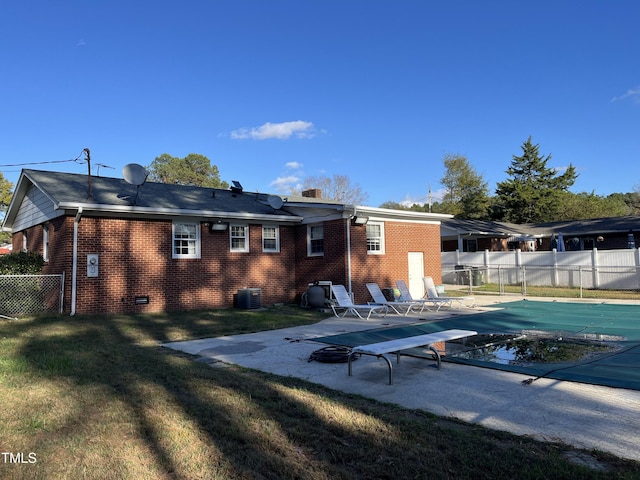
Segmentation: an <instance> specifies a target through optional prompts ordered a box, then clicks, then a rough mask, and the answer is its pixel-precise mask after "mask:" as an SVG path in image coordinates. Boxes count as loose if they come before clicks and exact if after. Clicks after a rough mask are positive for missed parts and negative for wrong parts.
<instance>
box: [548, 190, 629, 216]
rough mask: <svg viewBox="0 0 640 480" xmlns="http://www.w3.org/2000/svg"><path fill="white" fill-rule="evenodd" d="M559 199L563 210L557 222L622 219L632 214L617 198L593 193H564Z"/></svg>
mask: <svg viewBox="0 0 640 480" xmlns="http://www.w3.org/2000/svg"><path fill="white" fill-rule="evenodd" d="M559 198H560V201H561V203H562V209H560V211H559V212H558V215H557V216H556V218H555V219H554V220H555V221H560V220H584V219H588V218H604V217H621V216H624V215H629V214H630V208H629V207H628V206H627V204H626V203H625V202H624V201H623V200H622V199H621V198H619V197H615V196H608V197H601V196H598V195H596V194H595V193H593V192H592V193H586V192H583V193H571V192H562V193H561V194H560V197H559Z"/></svg>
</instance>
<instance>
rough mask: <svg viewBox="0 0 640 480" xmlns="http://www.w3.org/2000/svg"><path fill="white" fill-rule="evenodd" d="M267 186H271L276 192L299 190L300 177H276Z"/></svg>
mask: <svg viewBox="0 0 640 480" xmlns="http://www.w3.org/2000/svg"><path fill="white" fill-rule="evenodd" d="M269 186H270V187H273V188H274V189H275V190H276V191H277V192H280V193H290V192H291V190H296V189H298V190H299V189H300V188H301V183H300V177H297V176H296V175H289V176H286V177H278V178H276V179H275V180H274V181H273V182H271V183H270V184H269Z"/></svg>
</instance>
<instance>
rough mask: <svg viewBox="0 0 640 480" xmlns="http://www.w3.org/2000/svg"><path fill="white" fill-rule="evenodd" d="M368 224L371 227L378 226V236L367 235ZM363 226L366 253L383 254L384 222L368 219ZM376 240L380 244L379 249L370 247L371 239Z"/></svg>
mask: <svg viewBox="0 0 640 480" xmlns="http://www.w3.org/2000/svg"><path fill="white" fill-rule="evenodd" d="M369 226H372V227H374V226H375V227H380V236H378V237H374V236H369ZM365 228H366V229H367V233H366V235H367V255H384V252H385V249H384V243H385V242H384V222H372V221H369V222H367V224H366V225H365ZM375 240H377V243H378V244H379V246H380V249H379V250H373V249H371V248H370V247H371V244H372V243H373V241H375Z"/></svg>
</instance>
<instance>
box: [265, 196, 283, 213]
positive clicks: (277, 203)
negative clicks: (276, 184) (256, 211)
mask: <svg viewBox="0 0 640 480" xmlns="http://www.w3.org/2000/svg"><path fill="white" fill-rule="evenodd" d="M267 203H268V204H269V206H270V207H271V208H273V209H274V210H279V209H281V208H282V205H283V203H284V202H283V201H282V198H281V197H279V196H278V195H269V196H268V197H267Z"/></svg>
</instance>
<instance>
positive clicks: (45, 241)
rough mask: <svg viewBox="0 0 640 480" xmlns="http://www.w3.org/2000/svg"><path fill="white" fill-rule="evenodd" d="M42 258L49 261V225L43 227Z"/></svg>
mask: <svg viewBox="0 0 640 480" xmlns="http://www.w3.org/2000/svg"><path fill="white" fill-rule="evenodd" d="M42 258H43V260H44V261H45V262H48V261H49V225H47V224H44V225H42Z"/></svg>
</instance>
